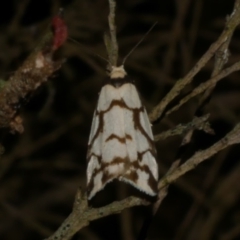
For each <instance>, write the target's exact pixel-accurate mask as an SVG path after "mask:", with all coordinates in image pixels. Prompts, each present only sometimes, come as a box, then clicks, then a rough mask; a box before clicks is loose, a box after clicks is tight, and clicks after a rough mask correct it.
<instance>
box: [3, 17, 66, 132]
mask: <svg viewBox="0 0 240 240" xmlns="http://www.w3.org/2000/svg"><path fill="white" fill-rule="evenodd" d="M56 19H57V20H58V22H57V24H56V21H55V20H56ZM59 23H61V24H59ZM52 27H53V29H52V30H53V32H52V31H49V32H48V33H47V34H46V35H45V36H44V38H43V40H42V41H41V43H40V44H39V45H38V46H37V48H36V49H35V51H34V52H33V53H32V54H31V55H30V56H29V57H28V58H27V60H26V61H25V62H24V63H23V65H22V66H21V67H20V68H19V69H18V70H17V71H16V72H15V74H14V75H13V76H12V77H10V79H9V81H7V82H6V83H5V84H4V86H3V87H2V88H1V91H0V128H3V127H10V129H11V131H12V132H20V133H21V132H23V130H24V128H23V126H22V119H21V118H20V116H18V115H17V112H18V109H19V107H20V104H19V101H20V100H21V99H24V98H25V97H26V96H28V94H31V93H33V92H34V91H35V90H36V89H37V88H38V87H39V86H40V85H41V84H42V83H43V82H46V81H47V79H48V78H49V77H50V76H51V75H52V74H53V73H54V72H55V71H56V70H58V69H59V68H60V67H61V64H62V62H61V61H56V60H53V55H54V52H55V50H57V48H59V47H60V46H61V45H62V44H63V43H64V41H65V40H66V37H67V27H66V25H65V23H64V21H63V20H62V19H61V17H60V16H56V17H55V18H54V21H53V23H52ZM59 30H60V31H59ZM62 30H65V35H64V36H62Z"/></svg>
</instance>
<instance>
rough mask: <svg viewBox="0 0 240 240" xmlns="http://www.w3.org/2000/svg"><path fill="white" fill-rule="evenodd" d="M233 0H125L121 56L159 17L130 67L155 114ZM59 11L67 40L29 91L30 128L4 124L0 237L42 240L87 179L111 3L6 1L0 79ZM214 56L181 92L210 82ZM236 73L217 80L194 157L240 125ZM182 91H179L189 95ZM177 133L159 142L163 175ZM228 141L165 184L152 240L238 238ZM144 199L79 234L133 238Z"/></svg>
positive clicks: (103, 199)
mask: <svg viewBox="0 0 240 240" xmlns="http://www.w3.org/2000/svg"><path fill="white" fill-rule="evenodd" d="M233 4H234V1H226V0H225V1H224V0H175V1H173V0H168V1H156V0H155V1H154V0H131V1H129V0H121V1H120V0H119V1H117V11H116V23H117V35H118V43H119V52H120V53H119V63H121V60H122V59H123V58H124V56H125V55H126V54H127V53H128V52H129V51H130V50H131V48H132V47H133V46H134V45H135V44H136V43H137V42H138V41H139V40H140V39H141V38H142V36H143V35H144V34H145V33H146V32H147V30H148V29H149V28H150V27H151V25H152V24H153V23H154V22H155V21H158V24H157V26H156V27H155V28H154V29H153V30H152V31H151V33H150V34H149V35H148V36H147V38H146V39H145V40H144V42H143V43H141V45H140V46H139V47H138V48H137V49H136V50H135V51H134V53H133V54H132V55H131V56H130V57H129V58H128V60H127V62H126V64H125V69H126V71H127V72H128V74H129V75H130V76H131V77H132V78H133V79H134V80H135V82H136V85H137V87H138V90H139V92H140V95H141V97H142V99H143V102H144V104H145V106H146V108H147V109H148V111H150V110H151V109H152V108H153V107H154V106H155V105H156V104H157V103H159V101H160V100H161V99H162V98H163V97H164V96H165V95H166V93H167V92H168V91H169V90H170V89H171V87H172V86H173V85H174V83H175V82H176V80H177V79H179V78H181V77H183V76H184V75H185V74H186V73H187V72H188V71H189V70H190V69H191V68H192V67H193V66H194V64H195V63H196V61H197V60H198V59H199V58H200V57H201V56H202V55H203V54H204V53H205V51H206V50H207V49H208V47H209V46H210V45H211V44H212V43H213V42H214V41H215V40H216V39H217V38H218V36H219V35H220V33H221V31H222V30H223V28H224V25H225V22H226V16H227V15H228V14H230V13H231V10H232V8H233ZM59 7H64V8H65V20H66V23H67V25H68V28H69V37H70V38H71V39H74V40H76V41H78V42H79V44H76V43H74V42H73V41H71V39H69V40H68V42H67V43H66V44H65V45H64V46H63V47H62V49H61V50H60V51H59V53H58V55H59V57H61V58H65V59H66V61H65V63H64V64H63V66H62V68H61V69H60V71H58V72H57V73H56V74H55V75H54V76H53V77H52V78H51V79H49V81H48V82H47V83H45V84H44V85H42V86H41V87H40V88H39V89H37V91H36V92H35V93H34V94H32V96H30V97H29V98H27V99H24V100H23V103H22V107H21V110H20V115H21V116H22V118H23V120H24V128H25V131H24V133H23V134H21V135H19V134H10V133H9V131H8V130H7V129H1V135H0V137H1V143H2V144H3V146H4V147H5V153H4V155H3V156H2V158H1V159H0V238H1V239H7V240H8V239H9V240H12V239H26V240H28V239H35V240H36V239H43V238H45V237H47V236H50V235H51V233H53V231H55V230H56V229H57V227H58V226H59V225H60V224H61V223H62V222H63V220H64V219H65V218H66V217H67V216H68V214H69V213H70V212H71V208H72V204H73V200H74V195H75V193H76V190H77V188H78V187H79V186H81V187H82V188H83V189H85V186H86V173H85V170H86V151H87V142H88V135H89V131H90V126H91V121H92V115H93V111H94V108H95V106H96V103H97V98H98V93H99V91H100V88H101V86H102V82H103V80H104V78H105V77H106V72H105V68H106V62H104V61H103V60H101V58H99V57H98V56H96V54H98V55H101V56H103V57H105V58H107V55H106V51H105V47H104V43H103V34H104V32H105V31H107V30H108V23H107V16H108V1H107V0H98V1H93V0H92V1H90V0H81V1H80V0H78V1H77V0H76V1H60V0H59V1H57V0H55V1H54V0H52V1H49V0H45V1H43V0H41V1H37V0H21V1H13V0H8V1H4V2H3V1H1V3H0V78H1V79H4V80H6V79H8V78H9V76H11V74H12V73H13V72H14V71H15V70H16V69H17V68H18V67H19V66H20V65H21V63H22V61H23V60H24V59H25V58H26V57H27V56H28V55H29V54H30V53H31V51H32V50H33V49H34V47H35V46H36V45H37V43H38V42H39V41H40V39H41V37H42V36H43V35H44V32H45V31H46V29H47V28H48V27H49V25H50V22H51V17H53V16H54V15H56V13H57V12H58V9H59ZM239 35H240V33H239V29H238V30H237V31H236V32H235V35H234V37H233V39H232V42H231V44H230V52H231V55H230V57H229V62H228V65H231V63H233V62H236V61H238V59H239V58H240V55H239V53H240V39H239ZM213 64H214V60H213V59H212V60H211V61H210V62H209V63H208V64H207V65H206V66H205V67H204V69H202V71H201V72H200V73H199V74H198V75H197V76H196V77H195V79H194V81H193V83H192V84H191V85H190V86H188V87H187V88H186V89H185V91H183V93H182V94H183V95H184V94H186V93H188V92H189V91H191V89H193V87H194V86H197V85H198V84H199V83H201V82H204V81H206V80H207V79H209V78H210V75H211V72H212V70H213ZM239 77H240V76H239V73H234V74H232V75H230V76H228V77H227V78H226V79H225V80H222V81H221V82H219V83H218V85H217V87H216V89H215V90H214V92H213V95H212V99H211V101H210V104H209V106H208V108H207V110H206V112H205V113H208V112H209V113H211V117H210V122H211V125H212V127H213V129H214V130H215V132H216V135H215V136H210V135H207V134H204V133H201V132H197V133H196V136H195V137H194V141H193V144H192V146H191V149H190V150H191V151H190V153H189V154H190V155H191V154H192V153H193V152H195V151H197V150H200V149H204V148H207V147H208V146H210V145H212V144H213V143H214V142H216V141H217V140H218V139H220V138H221V137H222V136H224V135H225V134H226V133H227V132H228V131H229V130H230V129H232V128H233V126H234V125H235V124H236V123H237V122H238V121H239V111H240V101H239V98H240V81H239ZM183 95H182V96H183ZM196 107H197V98H194V99H192V100H191V101H190V102H188V103H187V104H185V105H184V106H183V107H181V108H180V109H179V110H178V111H177V112H175V113H173V114H172V115H170V116H169V117H167V118H164V119H162V120H161V122H158V123H157V124H155V125H154V127H153V131H154V133H155V134H158V133H160V132H161V131H163V130H167V129H170V128H172V127H174V126H175V125H177V124H179V123H187V122H189V121H191V120H192V118H193V115H194V112H195V110H196ZM181 139H182V138H181V136H178V137H172V138H168V139H167V140H164V141H160V142H158V143H157V144H156V145H157V151H158V162H159V171H160V176H163V175H164V174H165V173H166V171H167V169H168V168H169V167H170V166H171V164H172V162H173V161H174V159H175V156H176V154H177V151H178V149H179V145H180V143H181ZM238 148H239V146H233V147H231V148H227V149H226V150H224V151H222V152H221V153H219V154H217V155H216V156H215V157H213V158H212V159H210V160H208V161H205V162H204V163H202V164H201V165H199V166H198V167H197V168H196V169H195V170H194V171H191V172H190V173H188V174H186V175H185V176H184V177H182V178H181V179H179V180H178V181H177V182H175V183H174V184H173V185H172V186H171V187H170V189H169V194H168V196H167V197H166V198H165V200H164V202H163V204H162V205H161V207H160V209H159V211H158V213H157V215H156V217H155V218H154V220H153V223H152V225H151V228H150V231H149V238H148V239H149V240H156V239H162V240H163V239H166V240H168V239H170V240H172V239H173V240H181V239H184V240H195V239H196V240H198V239H204V240H208V239H209V240H210V239H211V240H212V239H221V240H227V239H240V224H239V222H240V208H239V206H240V205H239V204H240V201H239V194H240V185H239V180H240V165H239V158H240V151H239V150H238ZM130 192H131V189H129V188H126V187H125V185H124V184H117V183H113V184H109V186H107V187H106V189H105V190H104V191H103V192H102V193H100V194H99V195H97V196H96V199H94V202H95V204H97V205H104V204H105V203H107V202H111V201H112V200H114V199H115V200H117V199H122V198H124V197H126V196H129V194H130ZM147 211H148V208H147V207H137V208H134V209H130V210H125V211H124V212H123V213H122V214H119V215H113V216H110V217H106V218H103V219H100V220H97V221H95V222H92V223H91V224H90V225H89V226H88V227H86V228H84V229H82V230H81V231H80V232H79V233H78V234H77V235H76V236H75V237H74V239H93V240H95V239H96V240H98V239H99V240H100V239H114V240H118V239H127V240H133V239H135V238H136V236H137V234H138V232H139V230H140V228H141V225H142V222H143V220H144V217H145V215H146V213H147Z"/></svg>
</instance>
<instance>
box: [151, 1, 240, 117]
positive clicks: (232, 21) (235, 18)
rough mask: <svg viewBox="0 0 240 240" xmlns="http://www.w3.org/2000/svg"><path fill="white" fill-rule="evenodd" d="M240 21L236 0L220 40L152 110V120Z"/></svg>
mask: <svg viewBox="0 0 240 240" xmlns="http://www.w3.org/2000/svg"><path fill="white" fill-rule="evenodd" d="M239 22H240V0H236V1H235V5H234V9H233V11H232V14H231V15H230V17H229V19H228V21H227V24H226V26H225V29H224V30H223V32H222V34H221V35H220V37H219V38H218V40H217V41H216V42H215V43H213V44H212V45H211V46H210V48H209V49H208V51H207V52H206V53H205V54H204V55H203V56H202V57H201V58H200V60H199V61H198V62H197V63H196V65H195V66H194V67H193V68H192V70H191V71H190V72H189V73H188V74H187V75H186V76H185V77H184V78H182V79H180V80H178V81H177V82H176V84H175V85H174V86H173V88H172V89H171V91H170V92H169V93H168V94H167V95H166V96H165V97H164V98H163V99H162V101H161V102H160V103H159V104H158V105H157V106H156V107H155V108H154V109H153V110H152V112H151V113H150V116H149V117H150V120H151V122H154V121H156V120H157V119H159V118H160V117H161V115H162V114H163V111H164V110H165V109H166V107H167V105H168V104H169V103H170V102H171V101H172V100H173V99H174V98H175V97H176V96H178V95H179V93H180V92H181V90H182V89H183V88H184V87H185V86H186V85H188V84H189V83H190V82H191V81H192V79H193V77H194V76H195V75H196V74H197V73H198V72H199V71H200V70H201V69H202V68H203V67H204V66H205V65H206V63H207V62H208V61H209V60H210V59H211V58H212V56H213V55H214V54H215V52H216V51H217V50H218V49H219V47H220V46H222V44H223V43H225V42H226V41H227V39H228V38H229V35H231V34H232V33H233V32H234V30H235V28H236V27H237V26H238V24H239Z"/></svg>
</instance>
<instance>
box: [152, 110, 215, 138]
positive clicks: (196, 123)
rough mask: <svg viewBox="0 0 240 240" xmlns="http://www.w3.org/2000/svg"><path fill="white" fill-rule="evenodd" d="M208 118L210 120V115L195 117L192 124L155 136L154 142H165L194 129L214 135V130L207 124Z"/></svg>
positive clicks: (182, 125)
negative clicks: (169, 138)
mask: <svg viewBox="0 0 240 240" xmlns="http://www.w3.org/2000/svg"><path fill="white" fill-rule="evenodd" d="M208 118H209V114H207V115H205V116H202V117H195V118H194V119H193V120H192V122H189V123H187V124H179V125H177V126H176V127H175V128H173V129H170V130H167V131H165V132H162V133H160V134H158V135H155V136H154V140H155V142H157V141H161V140H164V139H166V138H168V137H172V136H176V135H182V134H184V133H186V132H188V131H189V130H192V129H198V130H202V131H204V132H206V133H209V134H213V133H214V130H213V129H211V127H210V125H209V123H208V122H207V120H208Z"/></svg>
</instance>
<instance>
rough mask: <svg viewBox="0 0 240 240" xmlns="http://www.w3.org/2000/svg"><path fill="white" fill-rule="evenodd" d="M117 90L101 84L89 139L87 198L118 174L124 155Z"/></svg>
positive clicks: (122, 114)
mask: <svg viewBox="0 0 240 240" xmlns="http://www.w3.org/2000/svg"><path fill="white" fill-rule="evenodd" d="M123 110H124V109H123V107H122V104H121V96H120V94H119V90H118V89H116V88H114V87H113V86H111V85H105V86H104V87H103V88H102V90H101V93H100V96H99V100H98V106H97V109H96V113H95V116H94V119H93V123H92V129H91V134H90V140H89V150H88V167H87V185H88V192H89V194H88V198H89V199H91V198H92V197H93V196H94V195H95V194H96V193H97V192H98V191H100V190H101V189H103V188H104V187H105V185H106V184H107V183H109V182H110V181H112V180H113V179H115V178H118V177H119V176H120V175H122V173H123V171H124V165H125V163H126V161H129V160H127V157H128V154H127V148H126V142H125V131H124V128H125V123H124V112H123Z"/></svg>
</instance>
